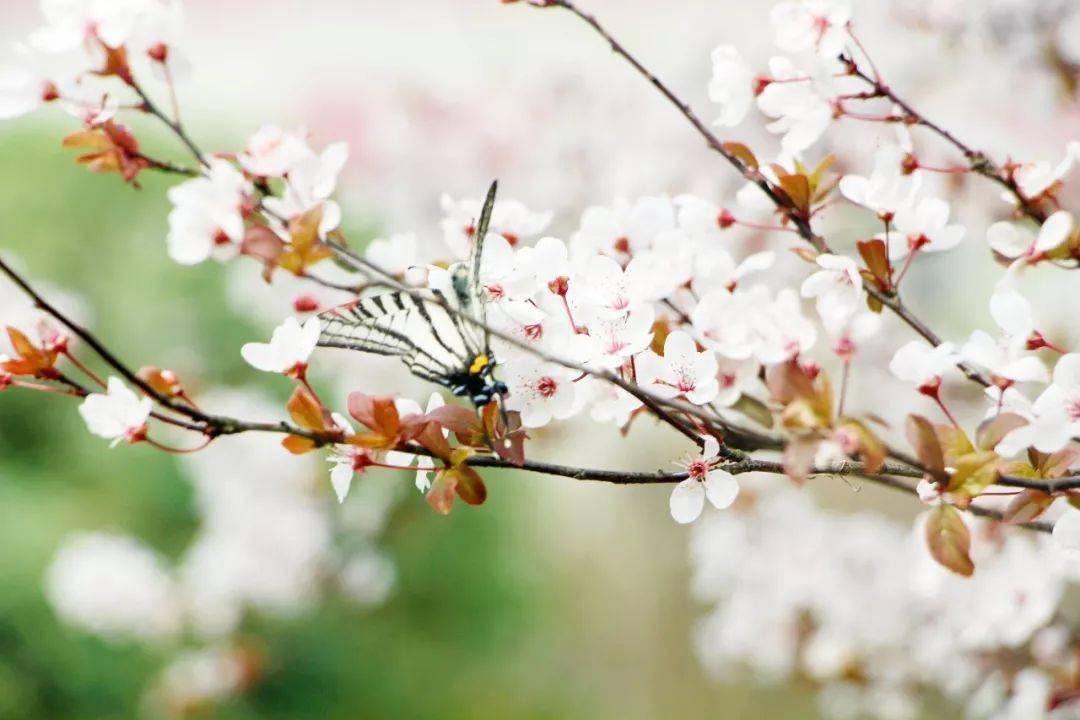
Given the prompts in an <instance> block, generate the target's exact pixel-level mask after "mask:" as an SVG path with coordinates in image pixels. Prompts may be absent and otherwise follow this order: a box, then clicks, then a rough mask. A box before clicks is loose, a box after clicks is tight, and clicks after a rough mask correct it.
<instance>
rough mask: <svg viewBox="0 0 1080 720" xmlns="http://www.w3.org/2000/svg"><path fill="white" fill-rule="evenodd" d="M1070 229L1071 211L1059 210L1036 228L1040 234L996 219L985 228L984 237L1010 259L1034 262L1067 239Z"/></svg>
mask: <svg viewBox="0 0 1080 720" xmlns="http://www.w3.org/2000/svg"><path fill="white" fill-rule="evenodd" d="M1072 229H1073V217H1072V215H1071V214H1070V213H1068V212H1066V211H1064V210H1059V211H1058V212H1056V213H1054V214H1053V215H1051V216H1050V217H1049V218H1047V220H1046V222H1044V223H1043V224H1042V227H1040V228H1039V234H1038V235H1037V236H1032V234H1031V233H1029V232H1027V231H1025V230H1022V229H1021V228H1019V227H1017V225H1016V224H1015V223H1011V222H997V223H994V224H993V225H991V226H990V228H989V229H988V230H987V231H986V240H987V242H988V243H989V244H990V248H991V249H992V250H993V251H994V252H996V253H997V254H998V255H1001V256H1002V257H1004V258H1008V259H1009V260H1017V259H1021V258H1022V259H1024V260H1026V261H1027V262H1037V261H1038V260H1040V259H1042V258H1043V257H1044V256H1045V254H1046V253H1048V252H1050V251H1051V250H1053V249H1055V248H1057V247H1058V246H1060V245H1061V244H1062V243H1064V242H1065V241H1066V240H1068V239H1069V235H1070V234H1071V233H1072Z"/></svg>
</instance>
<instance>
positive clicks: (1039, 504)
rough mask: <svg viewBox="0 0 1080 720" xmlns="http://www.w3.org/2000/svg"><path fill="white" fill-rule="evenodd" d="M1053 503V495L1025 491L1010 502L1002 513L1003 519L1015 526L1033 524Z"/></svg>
mask: <svg viewBox="0 0 1080 720" xmlns="http://www.w3.org/2000/svg"><path fill="white" fill-rule="evenodd" d="M1053 502H1054V497H1053V496H1052V495H1047V494H1046V493H1044V492H1040V491H1039V490H1024V491H1023V492H1021V493H1019V494H1018V495H1016V496H1015V497H1014V498H1013V499H1012V500H1010V501H1009V504H1008V505H1007V506H1006V507H1005V511H1004V512H1003V513H1002V519H1003V520H1004V521H1005V522H1007V523H1013V524H1019V523H1026V522H1031V521H1032V520H1035V519H1036V518H1038V517H1039V516H1040V515H1042V514H1043V512H1044V511H1045V510H1046V508H1048V507H1050V505H1051V504H1052V503H1053Z"/></svg>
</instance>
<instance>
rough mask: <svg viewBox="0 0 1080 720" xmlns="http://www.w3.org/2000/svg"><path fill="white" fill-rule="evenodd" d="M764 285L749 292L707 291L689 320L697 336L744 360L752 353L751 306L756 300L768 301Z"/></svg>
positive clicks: (723, 353) (725, 353)
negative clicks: (764, 294) (763, 294)
mask: <svg viewBox="0 0 1080 720" xmlns="http://www.w3.org/2000/svg"><path fill="white" fill-rule="evenodd" d="M759 290H760V291H763V290H764V288H761V287H760V286H758V287H756V288H754V289H752V290H751V292H749V293H742V292H740V293H738V294H736V293H732V292H731V291H730V290H727V289H725V288H716V289H713V290H711V291H710V292H708V293H707V294H706V295H705V296H703V297H702V298H701V300H700V301H699V302H698V304H697V305H695V306H694V309H693V311H692V312H691V314H690V318H691V322H692V324H693V326H694V330H695V331H696V332H697V334H698V337H699V338H700V339H701V341H702V343H703V344H704V345H705V346H706V347H710V348H712V349H713V350H715V351H716V352H718V353H720V354H721V355H723V356H724V357H728V358H732V359H735V360H745V359H747V358H749V357H750V356H751V355H753V353H754V346H753V344H752V343H751V337H750V328H751V324H752V322H753V320H754V316H753V311H752V308H753V306H754V305H756V304H757V303H761V302H768V297H767V294H766V296H764V297H763V296H762V292H760V291H759Z"/></svg>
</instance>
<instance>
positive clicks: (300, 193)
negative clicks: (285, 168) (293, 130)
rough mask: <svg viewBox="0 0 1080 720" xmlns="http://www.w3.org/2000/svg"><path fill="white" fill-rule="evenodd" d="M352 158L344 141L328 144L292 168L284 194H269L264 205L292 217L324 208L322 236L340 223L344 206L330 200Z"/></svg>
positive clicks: (278, 213)
mask: <svg viewBox="0 0 1080 720" xmlns="http://www.w3.org/2000/svg"><path fill="white" fill-rule="evenodd" d="M348 157H349V147H348V145H347V144H345V143H343V142H338V143H333V144H331V145H328V146H327V147H326V149H325V150H323V152H322V154H321V155H318V156H312V157H308V158H305V159H303V160H301V161H300V162H298V163H297V164H296V165H294V166H293V167H292V169H291V170H290V171H289V176H288V178H287V179H286V183H285V194H284V195H283V196H282V197H267V198H266V199H265V200H264V201H263V204H264V205H265V206H266V208H267V209H268V210H270V211H271V212H272V213H274V215H276V216H278V217H282V218H285V219H286V220H291V219H293V218H295V217H297V216H299V215H302V214H303V213H306V212H308V211H309V210H314V209H315V208H318V207H322V217H321V218H320V221H319V237H326V234H327V233H328V232H330V231H331V230H333V229H335V228H336V227H337V226H338V225H340V224H341V208H340V207H339V206H338V204H337V203H336V202H334V201H332V200H330V199H329V198H330V196H331V195H333V193H334V188H335V187H336V186H337V179H338V175H339V174H340V173H341V170H342V169H343V168H344V167H345V161H346V160H348Z"/></svg>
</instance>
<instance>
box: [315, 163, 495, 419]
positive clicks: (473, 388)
mask: <svg viewBox="0 0 1080 720" xmlns="http://www.w3.org/2000/svg"><path fill="white" fill-rule="evenodd" d="M497 186H498V183H492V184H491V189H490V190H488V194H487V198H486V200H485V201H484V206H483V210H482V211H481V213H480V220H479V222H478V223H477V225H476V231H475V233H474V234H473V245H472V250H471V252H470V257H469V259H468V260H467V261H466V262H464V263H459V264H457V265H455V266H453V267H452V269H451V285H452V292H451V293H449V294H450V295H452V297H447V295H446V294H444V293H442V292H439V291H438V290H433V291H430V292H431V298H430V299H427V298H425V297H423V296H421V295H420V294H419V293H414V294H410V293H407V292H401V291H391V292H382V293H378V294H374V295H369V296H366V297H361V298H359V299H357V300H354V301H352V302H350V303H348V304H346V305H342V306H339V307H336V308H334V309H332V310H328V311H326V312H324V313H322V314H321V315H320V316H319V317H320V319H321V321H322V334H321V335H320V337H319V345H321V346H323V347H336V348H345V349H348V350H357V351H359V352H367V353H374V354H376V355H389V356H394V357H400V358H401V360H402V362H404V363H405V366H406V367H408V369H409V371H410V372H412V373H413V374H414V375H416V376H417V377H420V378H423V379H424V380H428V381H430V382H433V383H437V384H439V385H442V386H444V387H446V388H448V389H449V390H450V391H451V392H452V393H453V394H454V395H457V396H459V397H466V398H468V399H469V400H471V401H472V402H473V404H474V405H476V406H477V407H483V406H485V405H487V404H488V403H489V402H491V400H492V399H493V398H494V397H495V396H496V395H500V396H501V395H504V394H505V393H506V385H504V384H503V383H502V382H500V381H498V380H496V379H495V376H494V374H493V373H494V369H495V361H494V358H493V356H492V354H491V342H490V337H489V335H488V333H487V331H486V330H484V329H483V328H482V327H480V326H479V325H477V324H475V323H473V322H470V321H469V320H468V319H466V318H465V317H462V315H467V316H468V317H470V318H473V319H475V320H476V321H478V322H479V323H481V324H483V323H485V311H484V303H485V299H484V294H483V291H482V288H481V286H480V260H481V258H482V256H483V250H484V238H485V236H486V235H487V231H488V226H489V225H490V223H491V210H492V208H493V207H494V205H495V193H496V189H497ZM448 308H451V310H448Z"/></svg>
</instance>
